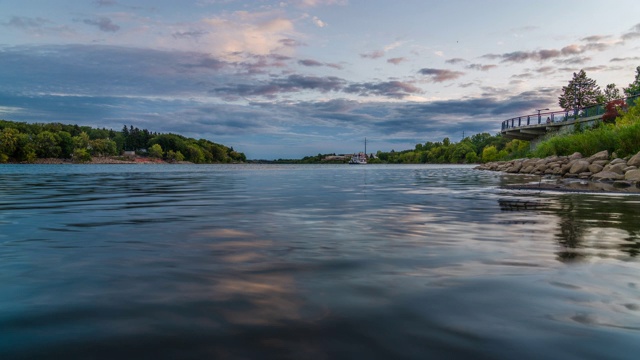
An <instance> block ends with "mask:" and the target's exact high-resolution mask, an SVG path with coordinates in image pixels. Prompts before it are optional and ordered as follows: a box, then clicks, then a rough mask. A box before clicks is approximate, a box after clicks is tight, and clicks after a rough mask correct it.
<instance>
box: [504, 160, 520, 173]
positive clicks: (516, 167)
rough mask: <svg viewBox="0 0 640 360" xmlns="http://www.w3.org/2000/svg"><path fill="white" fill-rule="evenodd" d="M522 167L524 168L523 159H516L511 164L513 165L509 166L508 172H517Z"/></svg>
mask: <svg viewBox="0 0 640 360" xmlns="http://www.w3.org/2000/svg"><path fill="white" fill-rule="evenodd" d="M520 169H522V162H521V161H516V162H515V163H514V164H513V165H511V167H509V168H508V169H507V172H508V173H517V172H519V171H520Z"/></svg>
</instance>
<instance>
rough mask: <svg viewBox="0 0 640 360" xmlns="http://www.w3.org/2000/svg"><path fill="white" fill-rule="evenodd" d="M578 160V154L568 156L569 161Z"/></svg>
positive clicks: (580, 157) (579, 155)
mask: <svg viewBox="0 0 640 360" xmlns="http://www.w3.org/2000/svg"><path fill="white" fill-rule="evenodd" d="M578 159H582V154H580V153H579V152H574V153H573V154H571V155H569V160H578Z"/></svg>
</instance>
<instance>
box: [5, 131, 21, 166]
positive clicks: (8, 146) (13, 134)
mask: <svg viewBox="0 0 640 360" xmlns="http://www.w3.org/2000/svg"><path fill="white" fill-rule="evenodd" d="M19 141H20V131H18V130H17V129H14V128H4V129H2V131H1V132H0V163H6V162H7V161H9V159H10V158H12V157H14V153H15V152H16V149H17V147H18V144H19Z"/></svg>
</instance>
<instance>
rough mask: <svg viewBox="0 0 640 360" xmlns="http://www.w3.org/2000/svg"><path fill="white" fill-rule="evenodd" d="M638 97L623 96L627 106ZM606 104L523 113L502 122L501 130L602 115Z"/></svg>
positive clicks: (633, 102) (638, 96)
mask: <svg viewBox="0 0 640 360" xmlns="http://www.w3.org/2000/svg"><path fill="white" fill-rule="evenodd" d="M638 98H640V94H639V95H634V96H629V97H627V98H624V99H623V100H625V102H626V103H627V105H628V106H632V105H633V104H635V102H636V100H637V99H638ZM606 105H607V104H606V103H604V104H598V105H593V106H587V107H584V108H580V109H576V110H569V111H566V110H560V111H551V112H544V113H543V112H541V113H539V114H531V115H523V116H518V117H514V118H511V119H507V120H505V121H503V122H502V131H505V130H508V129H513V128H519V127H524V126H531V125H541V124H552V123H560V122H564V121H568V120H575V119H580V118H588V117H592V116H598V115H603V114H604V113H605V111H606V109H605V106H606Z"/></svg>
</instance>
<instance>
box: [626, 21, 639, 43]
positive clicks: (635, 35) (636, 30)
mask: <svg viewBox="0 0 640 360" xmlns="http://www.w3.org/2000/svg"><path fill="white" fill-rule="evenodd" d="M638 37H640V23H638V24H636V25H635V26H634V27H632V28H631V30H630V31H629V32H627V33H625V34H623V35H622V39H623V40H631V39H635V38H638Z"/></svg>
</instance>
